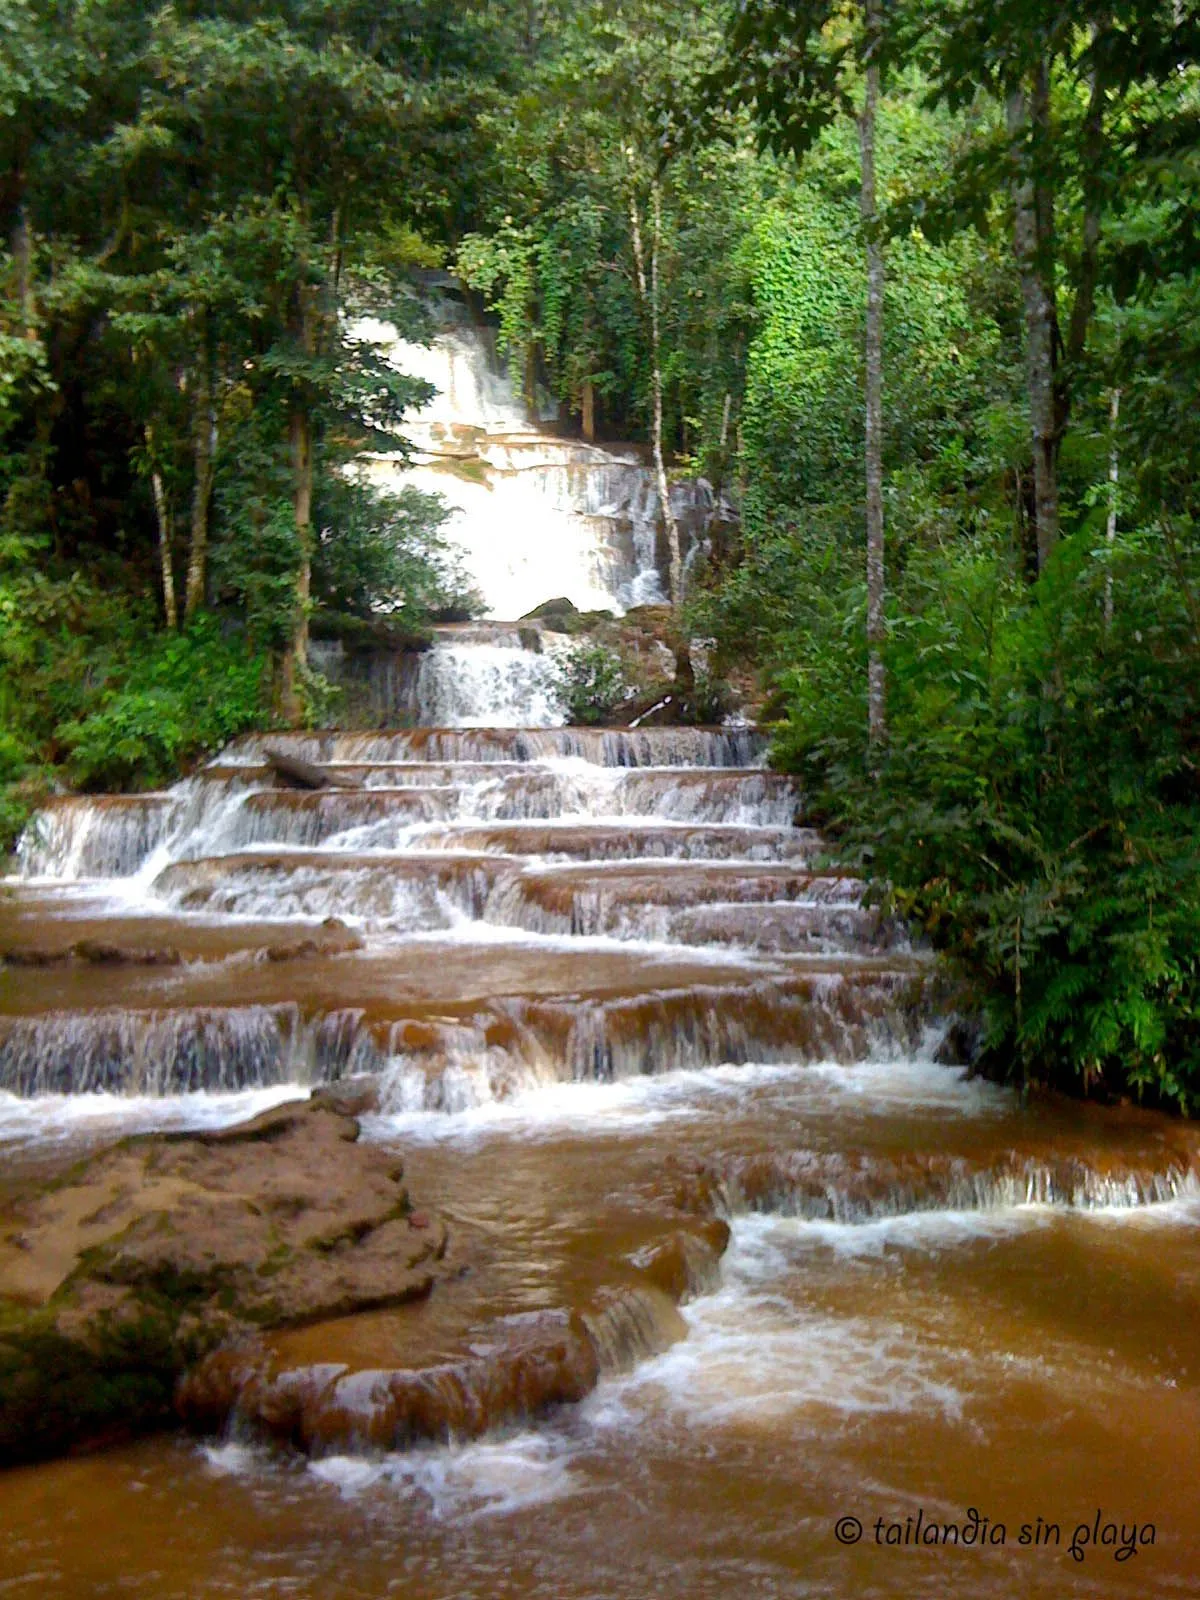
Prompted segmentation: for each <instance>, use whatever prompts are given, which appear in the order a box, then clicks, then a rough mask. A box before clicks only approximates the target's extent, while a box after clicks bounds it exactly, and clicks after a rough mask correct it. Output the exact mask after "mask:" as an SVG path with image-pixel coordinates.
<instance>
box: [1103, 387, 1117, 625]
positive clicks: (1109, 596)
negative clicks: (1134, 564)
mask: <svg viewBox="0 0 1200 1600" xmlns="http://www.w3.org/2000/svg"><path fill="white" fill-rule="evenodd" d="M1120 416H1121V391H1120V389H1114V390H1113V392H1112V400H1111V401H1110V403H1109V409H1108V420H1109V424H1110V426H1111V429H1112V436H1111V438H1110V439H1109V443H1108V527H1107V528H1106V529H1105V539H1106V541H1107V544H1108V560H1109V567H1108V572H1107V573H1106V574H1105V577H1104V626H1105V627H1106V628H1109V627H1111V626H1112V619H1113V575H1112V555H1113V546H1114V544H1115V543H1116V541H1117V495H1118V492H1119V490H1120V485H1121V455H1120V451H1119V450H1118V448H1117V423H1118V421H1119V420H1120Z"/></svg>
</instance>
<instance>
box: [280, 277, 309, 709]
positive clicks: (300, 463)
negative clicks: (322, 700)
mask: <svg viewBox="0 0 1200 1600" xmlns="http://www.w3.org/2000/svg"><path fill="white" fill-rule="evenodd" d="M295 333H296V335H297V338H298V340H299V343H300V348H301V349H302V350H303V351H304V353H305V354H306V355H311V354H312V353H313V348H314V329H313V320H312V307H311V295H310V293H309V291H308V289H307V288H306V287H303V286H302V287H300V288H299V289H298V290H297V308H296V321H295ZM288 449H289V453H290V455H291V460H292V516H293V519H294V521H295V524H296V538H297V541H298V544H299V550H300V564H299V567H298V569H297V572H296V617H295V622H294V624H293V628H292V637H291V642H290V643H289V645H288V648H287V650H286V651H285V652H284V657H283V664H282V673H281V682H280V711H281V712H282V714H283V716H284V718H285V720H286V721H287V722H288V723H289V724H291V725H292V726H293V727H294V726H296V725H297V724H298V723H299V722H300V721H301V718H302V715H303V706H302V704H301V698H300V677H301V674H302V673H303V671H304V669H305V668H306V667H307V665H308V607H309V599H310V597H311V594H312V500H313V422H312V404H311V401H310V398H309V396H308V394H307V392H305V391H304V390H302V389H300V388H299V387H297V388H296V389H295V390H294V391H293V395H292V404H291V410H290V412H289V415H288Z"/></svg>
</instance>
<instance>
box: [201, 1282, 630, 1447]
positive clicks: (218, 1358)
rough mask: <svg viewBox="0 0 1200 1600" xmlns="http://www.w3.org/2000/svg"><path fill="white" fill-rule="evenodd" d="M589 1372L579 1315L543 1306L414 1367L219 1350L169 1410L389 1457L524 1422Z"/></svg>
mask: <svg viewBox="0 0 1200 1600" xmlns="http://www.w3.org/2000/svg"><path fill="white" fill-rule="evenodd" d="M599 1376H600V1358H599V1354H598V1352H597V1349H596V1346H595V1343H594V1342H593V1340H592V1337H591V1335H590V1334H589V1332H588V1329H587V1327H586V1325H585V1323H584V1321H583V1319H582V1318H581V1317H579V1316H578V1315H575V1314H572V1313H568V1312H564V1311H547V1312H539V1313H536V1314H530V1315H520V1316H512V1317H504V1318H500V1319H498V1320H497V1321H496V1322H495V1323H493V1324H492V1325H491V1327H490V1328H489V1332H488V1338H487V1340H486V1341H484V1342H481V1344H480V1345H479V1346H478V1347H477V1349H476V1350H475V1352H474V1353H473V1354H471V1355H468V1356H466V1357H464V1358H463V1359H462V1360H461V1361H448V1362H443V1363H440V1364H438V1365H436V1366H431V1367H422V1368H416V1369H404V1368H399V1369H395V1370H367V1371H359V1372H351V1371H348V1370H347V1369H346V1367H345V1366H343V1365H341V1364H340V1363H336V1362H326V1363H317V1364H314V1365H311V1366H304V1367H291V1368H283V1369H280V1368H279V1367H278V1366H277V1365H276V1362H275V1358H274V1356H273V1355H272V1354H271V1353H270V1352H269V1351H267V1350H266V1349H265V1348H264V1347H262V1346H259V1347H254V1346H246V1347H244V1348H243V1349H241V1350H226V1351H219V1352H217V1353H216V1354H215V1355H214V1356H212V1357H210V1358H209V1359H208V1360H206V1361H204V1362H202V1363H201V1364H200V1365H199V1367H198V1368H197V1369H196V1370H195V1371H194V1372H192V1373H189V1375H188V1376H187V1377H186V1378H185V1379H184V1380H183V1382H182V1383H181V1384H180V1386H179V1391H178V1395H177V1406H178V1410H179V1413H180V1415H181V1416H182V1417H183V1419H184V1420H185V1421H186V1422H187V1423H188V1424H189V1425H190V1426H192V1427H194V1428H198V1429H201V1430H203V1431H206V1432H210V1431H212V1430H214V1429H215V1428H217V1427H219V1426H221V1425H222V1424H223V1423H225V1422H226V1421H227V1420H228V1419H229V1418H230V1417H236V1419H237V1422H238V1424H239V1426H240V1427H242V1428H247V1429H251V1430H253V1431H254V1432H257V1433H260V1434H265V1435H267V1436H268V1437H271V1438H274V1439H276V1440H278V1441H280V1442H282V1443H287V1444H291V1445H294V1446H296V1447H297V1448H299V1449H301V1450H304V1451H306V1452H307V1453H308V1454H310V1455H322V1454H326V1453H329V1452H332V1451H341V1450H346V1449H363V1448H367V1449H376V1450H396V1449H402V1448H404V1447H405V1446H407V1445H411V1444H415V1443H417V1442H419V1441H422V1440H446V1439H450V1438H455V1439H464V1438H477V1437H479V1435H481V1434H483V1433H485V1432H487V1430H488V1429H489V1428H492V1427H495V1426H498V1425H500V1424H504V1423H511V1422H515V1421H519V1420H527V1419H529V1418H532V1417H536V1416H537V1415H539V1414H540V1413H542V1412H544V1411H546V1410H547V1409H549V1408H550V1407H552V1406H555V1405H562V1404H570V1403H572V1402H576V1401H579V1400H582V1399H584V1398H585V1396H586V1395H588V1394H590V1393H591V1391H592V1389H594V1388H595V1386H596V1383H597V1381H598V1379H599Z"/></svg>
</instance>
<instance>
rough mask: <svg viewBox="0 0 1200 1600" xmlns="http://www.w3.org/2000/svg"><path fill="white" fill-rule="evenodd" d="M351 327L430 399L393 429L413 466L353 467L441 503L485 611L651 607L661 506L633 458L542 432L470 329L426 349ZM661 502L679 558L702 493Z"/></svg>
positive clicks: (388, 462)
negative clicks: (559, 602) (426, 389)
mask: <svg viewBox="0 0 1200 1600" xmlns="http://www.w3.org/2000/svg"><path fill="white" fill-rule="evenodd" d="M355 332H356V334H357V335H358V336H359V337H361V338H366V339H370V340H372V341H373V342H375V343H377V344H379V345H380V346H381V347H382V348H383V349H384V351H385V352H386V356H387V359H388V360H389V361H390V362H391V364H392V365H394V366H395V367H396V368H397V370H398V371H401V372H404V373H407V374H409V375H411V376H414V377H421V378H424V379H426V380H427V381H428V382H430V383H432V384H433V385H434V387H435V388H436V389H437V391H438V392H437V395H436V396H435V398H434V399H433V400H431V401H430V402H429V404H428V405H427V406H425V407H424V408H422V409H421V410H420V411H419V412H417V413H415V414H414V415H413V416H412V417H411V418H410V419H409V420H407V421H406V422H405V424H404V428H403V432H404V434H405V436H406V437H407V438H409V439H410V440H411V441H412V442H413V444H414V445H415V446H416V452H417V453H416V457H415V463H414V465H413V466H412V467H406V466H405V464H404V462H403V459H402V458H401V457H400V456H399V455H396V456H388V455H373V456H371V457H369V458H368V459H367V461H366V463H365V468H364V470H365V471H366V473H367V475H368V477H369V478H370V479H372V480H373V481H374V482H376V483H378V484H380V485H383V486H400V485H402V484H411V485H413V486H414V487H416V488H419V489H423V490H426V491H428V492H433V493H438V494H441V495H443V496H444V497H445V499H446V500H447V502H448V503H449V504H450V505H451V506H452V507H453V508H454V510H455V515H454V519H453V521H452V522H451V524H450V527H449V530H448V531H449V533H450V535H451V537H452V538H453V539H454V540H455V541H456V542H457V543H458V544H459V545H460V546H461V548H462V551H463V555H464V559H465V565H466V568H467V570H468V571H469V572H470V574H471V577H472V579H473V581H474V584H475V586H476V587H477V589H478V590H479V592H480V594H481V595H482V597H483V600H484V604H485V607H486V611H487V614H488V615H489V616H493V617H507V618H512V617H521V616H524V615H525V614H526V613H527V612H529V611H531V610H533V608H534V607H536V606H538V605H540V604H541V603H542V602H543V601H545V600H550V599H554V598H557V597H558V596H565V597H566V598H567V599H569V600H570V601H572V603H573V604H574V605H576V606H578V607H579V609H580V610H581V611H595V610H612V611H616V612H622V611H624V610H626V609H628V608H629V607H630V606H635V605H646V604H652V603H656V602H661V601H662V600H663V599H664V598H665V595H664V590H663V582H662V577H661V570H660V569H661V562H660V559H659V558H660V546H661V539H660V529H659V524H660V522H661V509H660V505H659V497H658V492H657V489H656V487H655V483H654V476H653V473H652V472H651V471H650V468H649V466H648V464H647V463H646V461H645V459H644V457H643V455H642V453H640V452H639V451H638V450H637V449H634V448H632V447H625V448H615V449H609V448H605V447H603V446H600V445H595V444H588V443H586V442H584V441H582V440H579V439H570V438H565V437H559V436H557V435H555V434H553V433H549V432H546V431H542V425H541V424H540V423H539V422H538V421H537V420H535V419H533V418H531V417H530V416H529V414H528V413H527V411H526V409H525V406H524V404H523V402H522V400H521V398H520V397H519V396H518V395H517V394H516V392H515V391H514V389H513V386H512V384H511V382H510V381H509V379H508V377H507V376H506V374H505V373H504V372H503V371H502V370H501V368H500V365H499V363H498V362H497V360H496V357H495V354H494V352H493V350H492V348H491V345H490V340H489V337H488V335H487V334H486V333H485V332H484V331H483V330H480V329H478V328H474V327H470V326H461V327H456V328H451V329H448V330H446V331H445V332H443V333H442V334H441V335H440V336H439V337H438V338H437V339H436V340H435V342H434V344H433V345H432V347H429V348H427V347H425V346H421V345H414V344H410V343H408V342H407V341H405V340H402V339H399V338H397V336H396V333H395V330H394V329H393V328H391V327H390V326H389V325H388V324H387V323H382V322H378V321H374V320H370V319H368V320H364V321H363V322H361V323H359V324H357V325H356V328H355ZM672 505H673V506H674V508H675V510H676V513H677V515H678V516H679V517H680V518H681V521H682V525H683V532H684V538H685V542H688V543H689V549H688V551H687V552H686V553H687V554H690V553H691V549H692V548H694V545H695V542H696V540H697V539H699V538H702V537H703V533H704V530H705V527H706V524H707V521H708V518H709V516H710V515H711V513H712V511H713V509H714V503H713V497H712V491H711V489H710V488H709V487H708V485H707V484H704V483H702V482H697V483H693V484H686V485H680V486H679V487H678V488H677V489H675V490H673V491H672Z"/></svg>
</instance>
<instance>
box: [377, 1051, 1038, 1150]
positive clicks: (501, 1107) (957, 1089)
mask: <svg viewBox="0 0 1200 1600" xmlns="http://www.w3.org/2000/svg"><path fill="white" fill-rule="evenodd" d="M406 1070H407V1069H406V1068H405V1066H404V1065H403V1064H402V1063H397V1064H395V1065H393V1066H392V1067H391V1068H390V1069H389V1073H390V1082H385V1087H384V1102H385V1105H387V1104H389V1102H390V1109H389V1110H387V1111H386V1112H384V1113H382V1114H380V1115H376V1116H372V1117H370V1118H368V1119H367V1121H366V1122H365V1124H364V1133H365V1134H366V1135H367V1136H369V1137H371V1138H374V1139H379V1140H381V1141H382V1140H388V1139H392V1138H398V1137H401V1136H403V1137H405V1138H413V1139H420V1140H422V1141H426V1142H435V1141H444V1140H458V1141H469V1142H475V1141H478V1140H480V1139H484V1138H487V1137H489V1136H490V1135H493V1134H513V1135H517V1136H520V1137H526V1138H527V1137H532V1136H536V1135H537V1134H538V1133H539V1132H540V1131H541V1132H546V1133H549V1134H557V1133H561V1132H565V1131H571V1132H579V1133H587V1132H589V1131H596V1132H600V1131H604V1132H609V1133H613V1132H617V1133H620V1132H628V1133H629V1134H630V1135H631V1136H635V1137H636V1136H637V1135H638V1134H639V1133H640V1132H641V1131H642V1130H644V1129H646V1128H647V1127H652V1126H655V1125H658V1124H661V1123H663V1122H667V1121H674V1120H688V1119H690V1120H698V1119H701V1118H705V1117H728V1116H730V1115H731V1114H732V1115H735V1116H736V1114H737V1110H738V1108H740V1107H744V1106H745V1104H746V1102H747V1097H748V1096H750V1095H752V1094H753V1093H754V1092H755V1091H756V1090H763V1089H776V1090H780V1091H794V1092H788V1093H786V1101H787V1105H786V1111H787V1113H788V1114H791V1115H795V1116H797V1117H798V1116H801V1115H803V1116H820V1115H826V1116H836V1115H837V1114H838V1113H839V1112H840V1111H842V1110H844V1109H845V1104H846V1101H847V1100H850V1101H851V1102H853V1103H854V1104H855V1106H856V1107H857V1108H860V1109H861V1108H862V1107H864V1106H865V1107H869V1109H870V1110H872V1111H877V1112H878V1113H879V1114H880V1115H881V1116H886V1115H888V1114H890V1113H892V1112H895V1111H896V1110H900V1109H920V1110H929V1111H943V1112H949V1113H952V1114H955V1115H961V1116H978V1115H987V1114H999V1113H1000V1112H1002V1111H1004V1110H1007V1109H1009V1108H1010V1107H1011V1095H1010V1094H1009V1093H1008V1092H1007V1091H1006V1090H1004V1089H1000V1088H998V1087H996V1086H995V1085H993V1084H985V1083H982V1082H981V1081H978V1080H968V1079H966V1078H964V1077H963V1076H962V1074H961V1073H960V1072H958V1071H956V1070H955V1069H953V1068H950V1067H942V1066H938V1065H937V1064H936V1063H934V1062H933V1061H930V1060H922V1059H920V1058H911V1059H907V1060H899V1061H867V1062H860V1063H855V1064H851V1065H841V1064H839V1063H837V1062H817V1063H813V1064H808V1065H806V1064H803V1063H795V1062H785V1063H772V1062H759V1063H753V1062H751V1063H746V1064H744V1065H732V1064H724V1065H720V1066H713V1067H698V1068H692V1069H688V1070H683V1071H674V1072H664V1073H661V1074H658V1075H655V1076H642V1077H634V1078H622V1079H618V1080H616V1081H615V1082H611V1083H603V1082H588V1083H563V1082H561V1081H557V1080H556V1081H551V1082H544V1083H539V1082H531V1083H529V1084H528V1085H527V1086H524V1087H522V1088H521V1089H520V1090H519V1091H518V1092H517V1093H515V1094H511V1095H509V1096H507V1097H505V1098H502V1099H497V1098H496V1097H494V1096H493V1095H491V1094H489V1093H488V1089H487V1080H486V1077H485V1076H484V1075H483V1074H476V1075H473V1076H472V1077H471V1080H470V1083H469V1085H468V1084H467V1083H466V1082H464V1084H463V1092H462V1095H461V1098H460V1100H459V1102H458V1108H457V1109H454V1110H447V1111H429V1110H425V1109H423V1108H422V1106H421V1105H420V1103H419V1102H418V1103H416V1104H413V1103H411V1099H410V1103H409V1104H408V1105H406V1104H405V1103H404V1096H405V1078H404V1074H405V1072H406ZM781 1109H783V1108H781Z"/></svg>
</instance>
